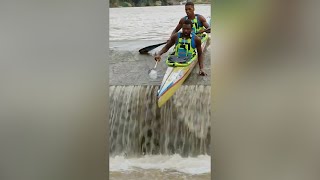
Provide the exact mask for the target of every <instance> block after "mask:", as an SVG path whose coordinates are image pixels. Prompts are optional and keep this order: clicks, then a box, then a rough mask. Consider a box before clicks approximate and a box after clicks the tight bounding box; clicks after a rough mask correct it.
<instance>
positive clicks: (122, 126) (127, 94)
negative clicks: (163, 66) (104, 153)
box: [109, 85, 211, 157]
mask: <svg viewBox="0 0 320 180" xmlns="http://www.w3.org/2000/svg"><path fill="white" fill-rule="evenodd" d="M158 88H159V86H110V121H109V124H110V126H109V127H110V145H111V146H110V156H115V155H126V156H131V157H132V156H134V157H137V156H141V155H159V154H162V155H172V154H179V155H181V156H197V155H204V154H208V155H210V151H209V149H210V95H211V86H207V85H183V86H181V88H179V89H178V91H177V92H176V93H175V94H174V95H173V96H172V97H171V98H170V99H169V100H168V101H167V102H166V104H165V105H164V106H163V107H161V108H158V107H157V96H156V94H157V90H158Z"/></svg>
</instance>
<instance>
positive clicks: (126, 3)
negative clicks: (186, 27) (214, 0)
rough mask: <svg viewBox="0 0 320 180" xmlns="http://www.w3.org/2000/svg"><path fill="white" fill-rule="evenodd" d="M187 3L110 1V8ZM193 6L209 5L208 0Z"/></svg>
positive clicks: (171, 1)
mask: <svg viewBox="0 0 320 180" xmlns="http://www.w3.org/2000/svg"><path fill="white" fill-rule="evenodd" d="M186 2H187V1H178V0H160V1H159V0H158V1H155V0H110V8H121V7H144V6H171V5H183V4H185V3H186ZM193 3H194V4H211V2H210V1H209V0H196V1H194V2H193Z"/></svg>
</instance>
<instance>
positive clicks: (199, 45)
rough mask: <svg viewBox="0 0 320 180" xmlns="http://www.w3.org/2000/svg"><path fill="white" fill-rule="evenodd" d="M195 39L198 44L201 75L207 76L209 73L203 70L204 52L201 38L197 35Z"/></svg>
mask: <svg viewBox="0 0 320 180" xmlns="http://www.w3.org/2000/svg"><path fill="white" fill-rule="evenodd" d="M195 41H196V46H197V54H198V62H199V68H200V71H199V75H201V76H205V75H207V74H206V73H205V72H204V71H203V54H202V49H201V39H200V38H199V37H196V38H195Z"/></svg>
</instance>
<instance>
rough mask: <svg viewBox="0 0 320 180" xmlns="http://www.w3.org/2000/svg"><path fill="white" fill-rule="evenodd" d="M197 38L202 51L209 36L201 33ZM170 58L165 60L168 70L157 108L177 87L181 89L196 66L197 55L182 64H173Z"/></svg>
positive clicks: (180, 62)
mask: <svg viewBox="0 0 320 180" xmlns="http://www.w3.org/2000/svg"><path fill="white" fill-rule="evenodd" d="M198 37H200V38H201V48H202V50H204V48H205V46H206V44H207V41H208V39H209V34H207V33H203V34H201V35H200V36H198ZM170 58H172V56H170V55H169V56H168V57H167V59H166V64H167V65H168V68H167V71H166V73H165V75H164V77H163V80H162V82H161V85H160V88H159V90H158V93H157V98H158V107H159V108H160V107H161V106H163V105H164V104H165V103H166V102H167V101H168V100H169V99H170V97H171V96H172V95H173V94H174V93H175V92H176V91H177V90H178V89H179V87H181V85H182V83H183V82H184V81H185V80H186V79H187V77H188V76H189V74H190V72H191V71H192V69H193V68H194V67H195V65H196V64H198V55H196V56H194V57H192V58H191V59H190V60H189V61H187V60H185V61H184V62H182V60H181V61H179V60H176V61H174V62H173V61H171V60H170Z"/></svg>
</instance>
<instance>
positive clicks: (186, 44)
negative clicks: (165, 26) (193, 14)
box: [154, 19, 207, 76]
mask: <svg viewBox="0 0 320 180" xmlns="http://www.w3.org/2000/svg"><path fill="white" fill-rule="evenodd" d="M174 44H176V46H175V55H177V56H188V55H194V54H197V55H198V62H199V67H200V72H199V74H200V75H201V76H205V75H207V74H206V73H205V72H204V71H203V55H202V49H201V39H200V37H198V36H196V35H195V34H193V33H192V22H191V21H190V20H189V19H187V20H185V21H184V22H183V25H182V33H181V32H178V33H175V34H173V35H172V36H171V37H170V39H169V40H168V42H167V44H166V45H165V46H164V47H163V48H162V49H161V50H160V51H159V52H158V53H157V54H156V55H155V58H154V59H155V60H156V61H160V60H161V55H162V54H164V53H166V52H167V51H168V50H169V49H170V48H171V47H172V46H173V45H174Z"/></svg>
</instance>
